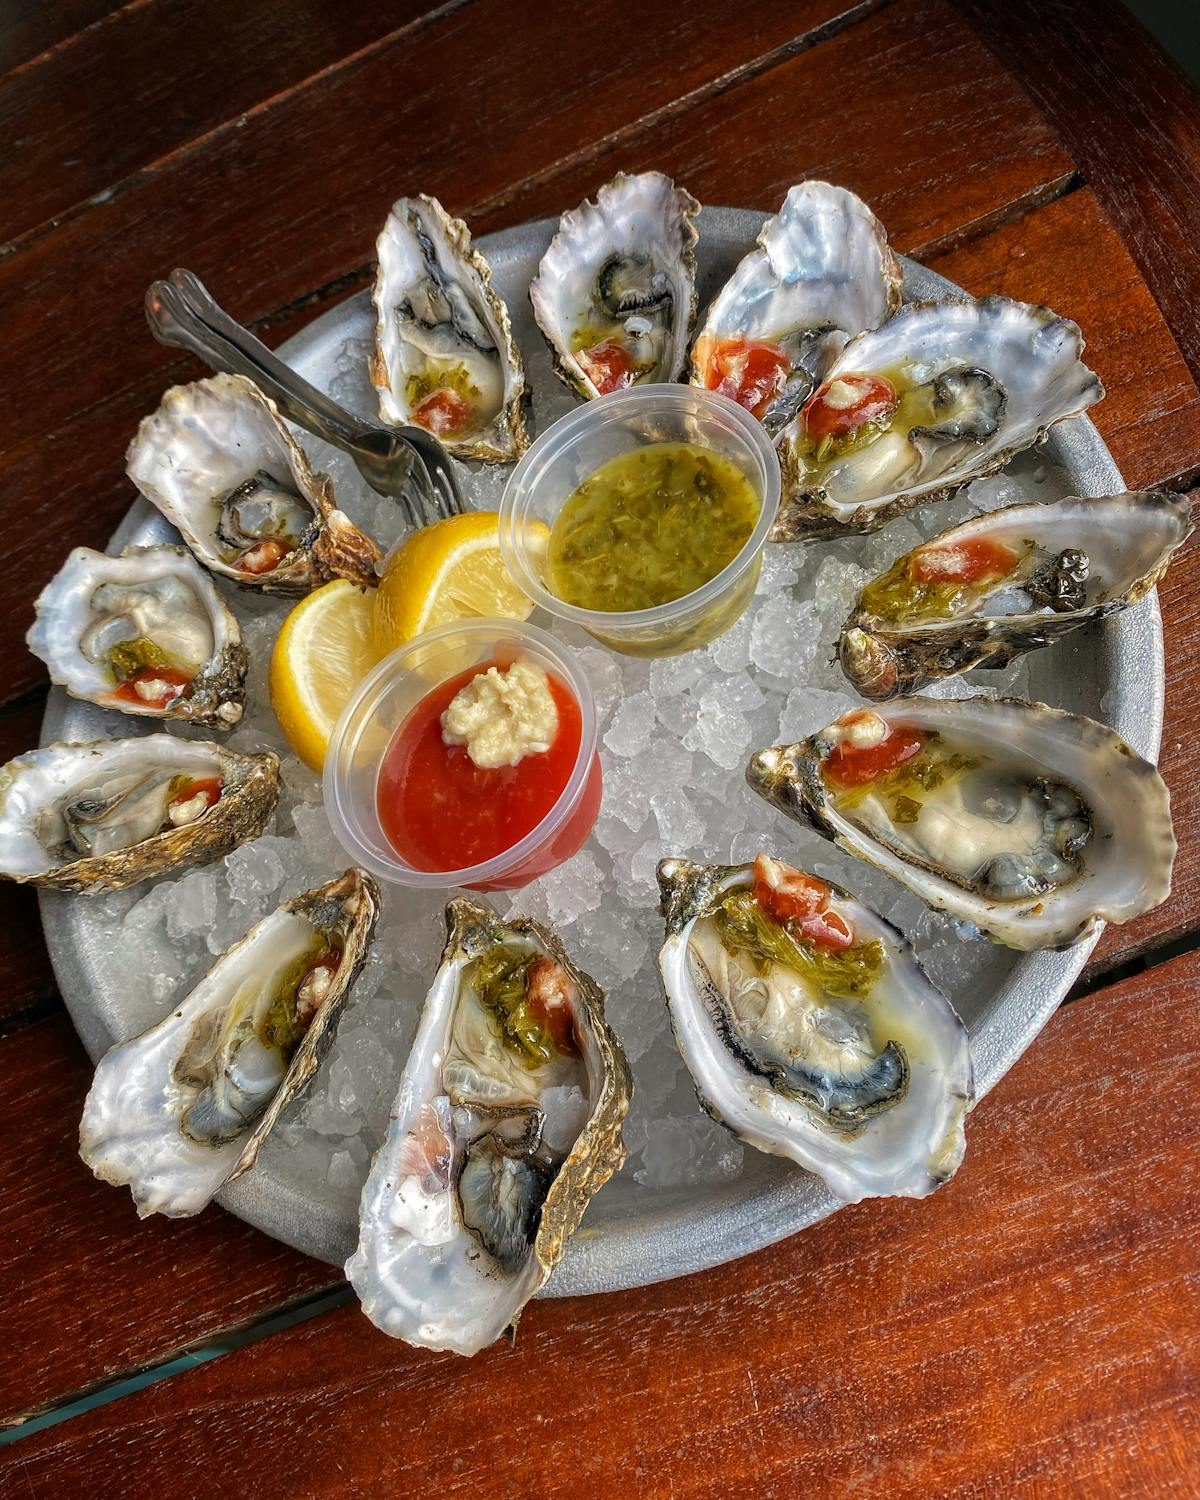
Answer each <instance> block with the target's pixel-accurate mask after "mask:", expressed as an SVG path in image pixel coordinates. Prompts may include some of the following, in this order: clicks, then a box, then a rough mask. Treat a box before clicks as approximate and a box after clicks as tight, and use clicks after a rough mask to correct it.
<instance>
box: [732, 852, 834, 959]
mask: <svg viewBox="0 0 1200 1500" xmlns="http://www.w3.org/2000/svg"><path fill="white" fill-rule="evenodd" d="M754 899H755V900H756V901H757V902H758V904H759V905H760V906H761V907H762V909H763V910H764V911H765V912H766V913H767V914H768V916H771V917H774V918H775V920H776V921H777V922H779V923H780V924H781V925H782V926H784V927H788V926H792V927H794V928H796V930H797V931H799V932H800V933H801V934H802V936H804V937H806V938H808V940H809V941H810V942H811V943H813V944H814V945H815V946H816V947H818V948H849V947H852V946H853V943H854V930H853V929H852V928H851V926H850V924H849V922H847V921H846V919H845V917H843V916H842V914H841V913H840V912H837V911H834V910H833V909H832V907H831V906H830V904H829V903H830V900H831V899H832V898H831V895H830V891H829V887H828V886H827V885H826V884H825V882H824V881H823V880H818V879H817V878H816V876H815V875H806V874H805V873H804V872H803V871H802V870H794V869H793V868H792V867H791V865H785V864H784V863H783V862H782V860H778V859H772V858H771V857H770V856H769V855H767V854H759V855H758V856H757V857H756V858H755V861H754Z"/></svg>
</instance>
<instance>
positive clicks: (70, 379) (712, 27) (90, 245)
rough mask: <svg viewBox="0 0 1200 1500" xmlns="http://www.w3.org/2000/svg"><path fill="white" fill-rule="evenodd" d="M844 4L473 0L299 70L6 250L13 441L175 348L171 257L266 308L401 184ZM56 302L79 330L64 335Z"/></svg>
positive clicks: (702, 68) (479, 164)
mask: <svg viewBox="0 0 1200 1500" xmlns="http://www.w3.org/2000/svg"><path fill="white" fill-rule="evenodd" d="M841 8H842V7H841V6H839V4H838V3H837V0H804V3H802V4H800V5H799V6H795V7H786V8H784V7H779V6H777V5H772V4H770V3H768V0H749V3H747V4H746V5H745V6H743V7H742V8H741V10H740V11H739V12H738V14H737V18H736V24H729V25H726V24H723V23H724V22H725V21H726V20H727V19H728V8H727V7H726V6H724V5H722V4H721V0H696V3H695V4H693V5H690V6H688V7H687V9H686V11H685V10H684V9H682V8H680V9H670V8H668V9H667V10H666V11H665V12H664V13H663V14H662V16H661V18H660V31H659V34H658V36H657V37H656V45H655V46H654V47H652V48H648V49H647V48H636V49H632V50H631V49H629V48H626V47H613V46H612V38H613V37H614V36H619V35H621V34H622V32H623V31H626V30H628V29H630V28H634V29H635V30H636V28H638V26H639V25H640V23H641V21H642V18H643V11H642V8H641V6H640V5H639V4H638V3H636V0H612V3H611V4H609V5H607V6H604V7H601V8H595V7H593V8H585V9H583V10H576V9H573V8H570V7H559V6H552V7H545V6H540V5H537V4H536V3H534V0H518V3H510V0H475V3H474V4H472V5H468V6H466V7H465V8H462V9H459V10H456V11H454V12H452V13H451V14H448V15H444V16H443V17H442V18H441V19H440V20H439V21H438V22H437V23H436V24H435V25H432V26H427V27H425V28H424V29H423V30H421V31H419V32H418V33H417V34H415V35H414V36H411V37H406V38H401V39H400V40H399V41H398V42H396V43H394V44H391V45H388V46H385V47H382V48H379V49H377V50H374V51H371V52H369V53H367V54H365V55H363V56H361V57H359V58H357V59H355V60H354V61H353V62H352V63H349V64H347V65H346V66H343V67H340V68H338V69H336V70H333V71H331V72H329V73H326V74H325V75H323V76H321V77H319V78H318V79H316V80H314V81H313V82H312V84H311V85H310V86H309V87H305V88H297V89H293V90H292V91H290V92H289V93H287V94H285V95H283V96H282V97H281V98H280V99H278V100H276V101H273V103H272V105H271V107H269V108H261V109H259V110H256V111H255V112H254V113H252V114H250V115H249V116H248V117H247V118H246V121H245V124H244V125H242V126H241V127H240V128H238V129H237V130H233V131H227V132H223V133H220V134H219V135H217V136H215V137H214V138H212V139H210V140H205V141H203V142H200V143H198V144H197V147H196V148H195V149H192V150H181V151H179V152H177V153H176V154H175V155H173V156H171V157H170V158H168V159H166V160H165V161H164V162H163V163H162V164H161V165H160V166H159V167H158V168H157V169H156V170H154V171H151V172H149V173H147V174H145V175H144V176H143V177H142V178H141V179H140V180H139V181H138V182H136V183H135V184H133V185H131V186H130V187H128V188H127V190H125V191H124V192H122V193H121V194H120V195H119V196H118V197H117V198H115V199H114V200H113V201H112V202H111V203H107V204H102V205H98V206H97V207H95V208H93V209H91V210H90V211H89V212H88V213H86V214H83V215H80V216H79V217H77V218H74V219H72V220H70V221H69V222H68V223H65V224H63V225H61V226H60V227H59V228H58V229H57V230H56V231H55V233H54V234H52V235H49V236H42V237H39V238H37V239H36V240H34V241H33V242H32V243H31V244H29V245H28V246H27V247H26V248H24V249H23V250H19V251H17V252H16V253H15V254H13V255H11V256H9V257H7V259H5V260H4V261H3V262H0V307H3V308H4V309H5V312H4V332H5V344H6V360H5V365H4V368H3V370H2V371H0V451H4V450H6V449H7V448H9V447H10V446H12V445H13V444H14V443H17V442H22V441H25V440H27V439H29V438H31V437H35V436H37V435H39V434H40V433H43V432H47V431H50V430H52V429H53V428H54V427H55V426H57V425H58V424H59V423H60V422H61V421H63V419H64V418H65V417H67V416H69V415H71V414H73V413H75V412H77V411H79V410H81V409H82V408H84V407H86V406H89V405H92V404H94V403H95V402H97V401H101V400H103V399H104V398H105V397H106V396H108V395H109V394H110V393H111V392H112V391H113V389H114V387H115V388H120V387H121V386H123V385H127V384H130V383H132V382H133V381H134V380H137V379H139V378H140V377H141V376H142V375H143V374H145V373H146V372H147V371H148V370H149V369H152V368H154V367H155V365H157V364H159V363H160V356H159V354H158V352H157V349H156V346H155V345H154V344H153V343H152V342H151V341H150V340H149V339H148V338H147V337H146V335H145V330H144V326H143V322H142V298H143V295H144V293H145V289H146V285H147V284H148V282H149V281H150V280H151V279H152V278H153V277H154V276H156V275H161V274H163V273H164V272H165V271H167V270H169V269H170V268H171V266H173V265H176V264H187V265H190V266H192V267H194V268H195V269H196V270H197V271H198V272H199V273H200V274H201V275H202V276H204V277H205V278H211V284H212V285H213V287H214V289H215V290H216V291H217V292H218V295H219V296H220V297H221V298H228V299H229V300H230V301H232V302H234V303H235V305H237V306H239V307H240V308H241V310H242V312H243V314H244V315H245V316H247V317H250V318H258V317H261V316H263V315H264V314H266V313H269V312H271V311H274V310H275V309H276V308H278V307H281V306H283V305H285V304H286V303H288V302H290V301H292V300H293V299H294V298H296V297H297V296H298V295H300V294H302V293H305V292H308V291H311V290H313V289H314V288H317V287H320V286H323V285H324V284H325V283H326V282H328V281H330V280H332V279H334V278H336V277H338V276H341V275H343V274H344V273H345V272H346V271H347V270H350V269H352V268H354V267H356V266H360V265H362V264H364V263H365V262H366V261H367V260H369V259H370V258H371V255H372V248H373V245H374V241H375V236H376V235H377V233H378V232H379V228H380V225H381V223H382V221H383V218H384V215H385V214H386V211H387V208H388V205H389V204H390V203H391V202H392V200H393V199H394V198H395V197H396V196H398V195H399V194H400V193H402V192H413V191H419V190H423V191H426V192H431V193H436V194H438V195H439V196H440V197H442V198H443V199H444V200H445V201H446V203H447V205H448V206H449V207H451V208H452V209H454V210H455V211H458V210H460V209H461V208H463V207H464V206H469V205H470V204H471V203H472V201H477V200H478V198H479V197H480V196H483V195H490V194H492V193H494V192H496V191H498V190H500V189H502V188H509V187H511V186H512V185H513V184H515V183H517V182H519V181H521V180H522V179H523V178H524V177H526V176H528V175H529V174H530V173H531V172H536V171H538V170H545V169H546V168H547V167H549V166H551V165H552V164H553V163H554V162H555V161H557V160H558V159H559V158H560V157H561V156H562V154H563V153H564V152H570V151H573V150H577V149H580V148H582V147H584V146H587V145H590V144H591V143H593V142H594V141H595V140H596V138H597V137H603V136H605V135H607V134H609V133H610V132H612V131H614V130H617V129H620V128H621V127H628V125H630V124H632V123H633V122H635V121H637V120H638V119H640V118H641V117H642V116H643V115H645V114H646V113H647V112H648V111H653V110H659V109H662V108H664V107H665V106H667V105H669V104H671V103H672V101H674V100H675V99H677V98H678V97H679V96H680V95H681V94H682V95H686V94H688V93H689V92H692V91H694V90H697V89H703V88H705V87H708V86H711V85H713V84H714V83H715V82H716V81H717V80H719V79H722V78H725V77H726V76H727V75H729V74H730V73H731V72H732V73H734V74H735V75H736V74H737V72H738V70H739V69H741V68H745V67H750V66H752V65H754V64H755V63H756V61H757V60H758V59H760V58H762V57H763V56H764V54H766V55H767V56H768V57H770V56H771V55H773V54H774V52H775V51H776V49H780V48H782V49H783V50H784V51H785V52H786V51H788V50H789V49H791V48H792V47H794V46H797V45H802V43H803V40H804V36H805V33H806V31H808V30H809V29H810V28H813V27H818V26H820V25H821V24H823V23H825V22H827V21H828V20H829V19H830V17H831V15H836V14H837V13H838V11H839V10H840V9H841ZM481 37H487V38H488V45H487V46H486V47H482V46H481V45H480V41H479V39H480V38H481ZM448 79H454V80H456V84H457V86H456V93H455V99H456V101H457V107H456V108H454V109H450V108H448V107H447V95H446V80H448ZM51 306H52V307H53V308H54V312H55V320H56V322H57V324H58V326H60V327H69V328H70V329H71V334H72V336H71V337H70V338H69V339H67V338H62V339H47V337H46V310H47V307H51ZM35 369H36V370H37V372H38V376H37V379H36V381H33V382H30V378H29V372H30V371H31V370H35ZM18 372H19V373H18Z"/></svg>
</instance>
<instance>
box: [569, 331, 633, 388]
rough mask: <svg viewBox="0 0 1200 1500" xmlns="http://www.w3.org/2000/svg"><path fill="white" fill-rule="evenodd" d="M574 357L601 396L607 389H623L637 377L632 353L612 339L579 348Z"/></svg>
mask: <svg viewBox="0 0 1200 1500" xmlns="http://www.w3.org/2000/svg"><path fill="white" fill-rule="evenodd" d="M575 358H576V359H577V360H578V361H579V363H580V365H581V366H582V368H583V373H584V374H585V375H586V376H587V378H588V379H589V380H590V381H591V382H592V384H593V385H594V386H595V387H596V389H597V390H598V391H599V392H600V394H601V395H602V396H607V395H608V393H609V391H623V390H625V389H626V387H627V386H631V385H632V384H633V383H634V381H635V380H636V379H637V366H636V365H635V364H634V362H633V355H632V354H630V352H629V350H628V349H626V348H625V347H624V346H623V345H621V344H618V343H614V342H613V340H612V339H605V340H603V342H601V343H599V344H593V345H592V347H591V348H590V349H581V350H580V351H579V353H578V354H577V355H576V356H575Z"/></svg>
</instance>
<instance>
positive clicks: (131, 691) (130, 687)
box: [112, 667, 192, 708]
mask: <svg viewBox="0 0 1200 1500" xmlns="http://www.w3.org/2000/svg"><path fill="white" fill-rule="evenodd" d="M191 680H192V679H191V678H190V677H189V676H188V675H187V673H186V672H181V671H180V670H179V668H178V667H139V668H138V669H137V671H136V672H131V673H130V674H129V676H128V677H126V679H125V681H124V682H122V683H121V684H120V686H119V687H115V688H114V689H113V691H112V696H113V697H114V698H120V699H121V700H122V702H124V703H136V704H137V705H138V706H139V707H141V708H166V707H167V706H168V705H169V704H171V703H174V702H175V700H176V698H178V697H179V696H180V695H181V693H182V692H183V690H184V688H186V687H187V685H188V684H189V683H190V682H191Z"/></svg>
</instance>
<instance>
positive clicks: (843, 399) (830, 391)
mask: <svg viewBox="0 0 1200 1500" xmlns="http://www.w3.org/2000/svg"><path fill="white" fill-rule="evenodd" d="M899 399H900V398H899V397H898V396H897V394H896V387H895V386H894V385H893V384H892V382H891V381H890V380H885V379H884V378H883V376H882V375H835V376H834V377H833V379H832V380H827V381H826V382H825V384H824V385H823V386H821V388H820V389H819V390H818V391H816V392H815V393H814V394H813V395H812V396H811V397H810V398H809V401H808V405H807V406H805V408H804V411H803V413H802V415H803V417H804V427H805V431H806V432H807V433H808V435H809V437H810V438H812V440H813V441H814V442H817V443H819V442H822V441H823V440H824V439H825V438H841V437H846V436H848V435H849V434H850V433H852V432H857V431H858V429H859V428H860V427H864V426H865V425H866V424H867V423H868V422H882V421H883V420H884V418H886V417H890V416H891V414H892V413H893V412H894V411H895V410H896V406H897V404H898V402H899Z"/></svg>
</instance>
